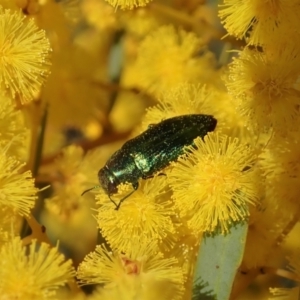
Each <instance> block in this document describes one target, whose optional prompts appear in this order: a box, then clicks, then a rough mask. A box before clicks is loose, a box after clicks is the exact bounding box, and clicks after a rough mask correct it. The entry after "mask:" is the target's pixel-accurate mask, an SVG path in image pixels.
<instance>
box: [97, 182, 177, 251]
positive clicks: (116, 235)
mask: <svg viewBox="0 0 300 300" xmlns="http://www.w3.org/2000/svg"><path fill="white" fill-rule="evenodd" d="M164 177H165V176H158V177H154V178H153V179H147V180H146V181H143V182H140V187H139V188H138V189H137V190H136V191H135V192H134V193H133V194H132V195H131V196H130V197H128V198H127V199H126V200H125V201H124V202H122V204H121V206H120V209H119V210H115V209H114V208H115V206H114V204H113V203H112V202H111V201H110V200H109V198H108V196H107V195H104V194H101V193H100V194H99V195H97V196H96V199H97V204H98V206H99V208H98V209H97V216H96V218H97V221H98V226H99V228H100V231H101V233H102V235H103V236H104V237H105V238H106V239H107V241H108V243H109V244H110V245H111V246H112V247H113V248H115V249H118V250H120V251H124V252H126V253H127V254H129V253H132V252H133V251H135V250H134V249H135V247H136V244H142V245H147V244H149V243H150V242H152V243H155V244H156V245H160V244H163V246H164V247H166V248H169V247H170V246H171V245H173V243H174V235H175V233H176V227H175V225H174V224H173V222H172V216H174V215H175V211H174V210H173V207H172V202H171V201H170V199H169V198H168V194H167V196H166V199H165V197H164V196H165V190H164V189H165V185H166V183H165V181H166V179H165V178H164ZM118 189H119V191H121V192H122V195H112V196H111V197H112V198H113V199H114V200H115V201H116V202H117V203H118V201H119V199H121V198H122V197H124V195H127V194H128V193H130V192H131V191H132V186H131V185H119V186H118Z"/></svg>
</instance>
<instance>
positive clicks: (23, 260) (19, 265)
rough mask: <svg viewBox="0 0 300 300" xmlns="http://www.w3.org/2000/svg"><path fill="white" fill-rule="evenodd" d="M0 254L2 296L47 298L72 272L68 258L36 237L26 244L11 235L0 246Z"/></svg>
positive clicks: (27, 298)
mask: <svg viewBox="0 0 300 300" xmlns="http://www.w3.org/2000/svg"><path fill="white" fill-rule="evenodd" d="M0 255H1V260H0V278H1V281H0V294H1V297H2V298H3V299H24V300H43V299H45V300H46V299H50V298H51V297H53V296H55V294H56V290H57V289H58V288H59V287H60V286H63V285H65V284H66V283H67V281H68V280H70V279H71V278H73V276H74V273H75V272H74V269H73V267H72V262H71V260H68V261H65V258H64V256H63V255H62V254H60V253H59V252H58V249H57V248H51V247H50V246H49V245H48V244H45V243H42V244H40V245H38V244H37V242H36V240H33V241H32V243H31V245H30V246H29V247H28V248H27V247H24V246H23V245H22V241H21V240H20V239H19V238H15V239H13V240H12V241H10V242H8V243H6V244H4V245H3V246H2V247H1V249H0Z"/></svg>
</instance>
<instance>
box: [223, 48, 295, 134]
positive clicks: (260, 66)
mask: <svg viewBox="0 0 300 300" xmlns="http://www.w3.org/2000/svg"><path fill="white" fill-rule="evenodd" d="M299 70H300V52H299V51H297V50H295V49H291V48H286V49H285V50H284V51H282V52H280V53H278V54H276V55H274V54H268V53H266V52H259V51H257V50H250V49H249V48H246V49H244V50H243V51H242V52H240V55H239V57H238V58H235V59H234V61H233V62H232V63H231V65H230V74H229V77H228V78H227V79H226V85H227V88H228V91H229V93H231V94H232V96H233V97H235V98H236V101H237V109H238V110H239V111H240V112H241V114H242V115H244V116H246V119H247V123H248V125H249V127H252V128H253V126H254V128H255V125H256V127H257V130H259V131H263V130H265V128H270V127H273V128H274V129H275V130H276V131H280V132H288V131H289V130H291V129H293V127H294V121H295V120H297V119H299V111H298V105H299V95H300V91H299V90H298V89H297V88H296V84H297V82H298V78H299V75H300V71H299Z"/></svg>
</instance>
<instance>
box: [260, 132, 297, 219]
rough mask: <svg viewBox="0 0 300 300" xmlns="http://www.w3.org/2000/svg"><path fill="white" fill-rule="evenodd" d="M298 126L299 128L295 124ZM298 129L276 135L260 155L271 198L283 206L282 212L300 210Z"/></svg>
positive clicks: (277, 204) (275, 203) (274, 202)
mask: <svg viewBox="0 0 300 300" xmlns="http://www.w3.org/2000/svg"><path fill="white" fill-rule="evenodd" d="M296 128H298V127H297V126H296ZM299 145H300V140H299V132H298V131H296V132H289V137H288V138H287V136H283V137H281V136H275V137H274V138H273V139H272V140H271V142H270V144H269V146H268V148H267V149H264V150H263V151H262V153H261V154H260V160H259V163H260V167H261V170H262V172H263V173H264V175H265V178H266V179H265V185H266V188H267V191H268V197H269V198H270V199H272V201H273V205H274V206H275V207H279V208H280V212H281V215H285V216H287V217H288V216H290V215H291V212H296V211H299V208H300V203H299V192H298V191H299V182H300V153H299Z"/></svg>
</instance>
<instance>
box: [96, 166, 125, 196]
mask: <svg viewBox="0 0 300 300" xmlns="http://www.w3.org/2000/svg"><path fill="white" fill-rule="evenodd" d="M98 179H99V182H100V185H101V186H102V188H103V189H104V191H105V192H106V193H107V194H108V195H112V194H116V193H117V192H118V188H117V186H118V185H119V184H120V182H119V180H118V178H117V177H116V176H115V175H114V174H113V173H111V172H110V171H109V169H108V168H107V167H106V166H105V167H104V168H102V169H100V171H99V173H98Z"/></svg>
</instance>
